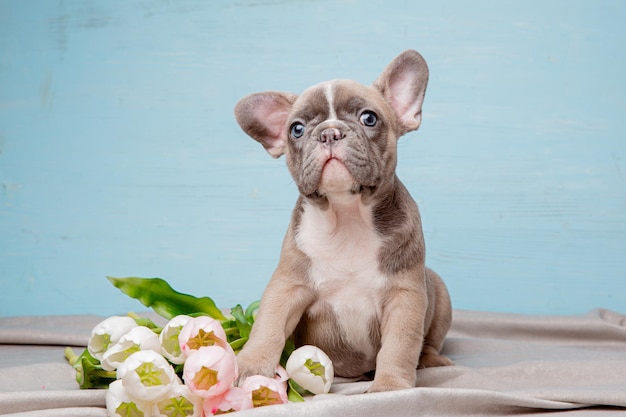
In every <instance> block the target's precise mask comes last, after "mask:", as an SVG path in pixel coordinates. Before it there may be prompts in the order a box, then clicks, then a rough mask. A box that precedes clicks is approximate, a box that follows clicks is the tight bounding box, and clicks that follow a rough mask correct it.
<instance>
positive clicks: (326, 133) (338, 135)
mask: <svg viewBox="0 0 626 417" xmlns="http://www.w3.org/2000/svg"><path fill="white" fill-rule="evenodd" d="M345 137H346V135H345V134H344V133H343V132H342V131H341V130H339V129H337V128H336V127H327V128H326V129H324V130H322V132H321V133H320V136H319V138H318V139H317V140H318V141H320V142H321V143H323V144H325V145H326V146H333V145H334V144H335V143H336V142H337V141H339V140H341V139H343V138H345Z"/></svg>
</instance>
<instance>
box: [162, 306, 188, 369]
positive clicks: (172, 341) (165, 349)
mask: <svg viewBox="0 0 626 417" xmlns="http://www.w3.org/2000/svg"><path fill="white" fill-rule="evenodd" d="M189 320H191V317H189V316H185V315H180V316H176V317H174V318H172V319H171V320H170V321H169V322H168V323H167V324H166V325H165V327H163V330H162V331H161V333H160V334H159V341H160V342H161V348H162V351H161V353H162V354H163V356H165V357H166V358H167V359H168V360H169V361H170V362H172V363H173V364H176V365H180V364H182V363H184V362H185V355H184V354H183V352H182V350H181V349H180V343H179V342H178V336H179V334H180V332H181V330H182V329H183V327H184V326H185V324H187V322H188V321H189Z"/></svg>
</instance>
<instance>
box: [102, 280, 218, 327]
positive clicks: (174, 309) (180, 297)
mask: <svg viewBox="0 0 626 417" xmlns="http://www.w3.org/2000/svg"><path fill="white" fill-rule="evenodd" d="M107 278H108V280H109V281H111V283H112V284H113V285H114V286H115V287H117V288H119V289H120V290H121V291H122V292H123V293H124V294H126V295H128V296H130V297H132V298H135V299H137V300H139V301H140V302H141V303H142V304H143V305H145V306H146V307H151V308H152V309H153V310H154V311H155V312H156V313H157V314H159V315H160V316H162V317H165V318H166V319H171V318H173V317H175V316H178V315H180V314H187V315H190V314H193V313H204V314H206V315H208V316H209V317H212V318H214V319H216V320H225V319H226V317H224V315H223V314H222V312H221V311H220V309H219V308H217V306H216V305H215V302H214V301H213V300H212V299H210V298H209V297H201V298H197V297H194V296H192V295H189V294H183V293H180V292H178V291H175V290H174V289H173V288H172V287H170V285H169V284H168V283H167V282H166V281H165V280H163V279H161V278H138V277H127V278H115V277H107Z"/></svg>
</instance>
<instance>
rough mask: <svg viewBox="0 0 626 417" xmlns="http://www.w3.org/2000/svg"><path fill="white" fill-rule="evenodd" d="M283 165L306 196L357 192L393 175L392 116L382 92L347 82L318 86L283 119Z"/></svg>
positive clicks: (393, 144)
mask: <svg viewBox="0 0 626 417" xmlns="http://www.w3.org/2000/svg"><path fill="white" fill-rule="evenodd" d="M287 129H288V140H287V148H286V156H287V165H288V167H289V170H290V172H291V174H292V176H293V178H294V180H295V182H296V184H297V185H298V188H299V189H300V192H301V193H302V194H303V195H305V196H309V195H313V194H315V193H316V194H318V195H321V196H327V195H330V194H333V193H345V192H351V193H359V192H361V191H362V190H363V188H369V189H373V188H376V187H378V186H379V185H380V184H381V182H382V181H384V180H386V179H389V178H390V176H392V175H393V172H394V170H395V166H396V141H397V134H396V131H397V126H396V118H395V115H394V113H393V112H392V110H391V108H390V107H389V104H388V103H387V102H386V101H385V99H384V98H383V96H382V94H381V93H380V92H379V91H378V90H376V89H374V88H372V87H366V86H364V85H361V84H359V83H357V82H354V81H350V80H337V81H330V82H325V83H322V84H318V85H316V86H314V87H311V88H309V89H308V90H306V91H305V92H304V93H302V94H301V95H300V96H299V97H298V99H297V100H296V101H295V102H294V104H293V107H292V109H291V112H290V113H289V117H288V120H287Z"/></svg>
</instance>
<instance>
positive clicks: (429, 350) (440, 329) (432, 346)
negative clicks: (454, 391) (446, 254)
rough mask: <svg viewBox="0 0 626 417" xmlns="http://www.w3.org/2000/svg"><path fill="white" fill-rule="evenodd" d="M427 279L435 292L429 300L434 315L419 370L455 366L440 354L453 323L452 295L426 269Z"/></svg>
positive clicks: (438, 278) (437, 278)
mask: <svg viewBox="0 0 626 417" xmlns="http://www.w3.org/2000/svg"><path fill="white" fill-rule="evenodd" d="M426 279H427V282H428V285H429V286H431V287H432V288H433V290H434V291H433V295H434V297H433V299H432V300H431V299H429V301H430V302H431V303H434V306H432V307H434V313H433V318H432V321H431V323H430V329H428V332H427V333H426V337H425V338H424V347H423V348H422V354H421V356H420V360H419V365H418V368H432V367H435V366H448V365H454V362H452V361H451V360H450V359H448V358H447V357H446V356H444V355H441V354H440V352H441V348H442V347H443V342H444V340H445V337H446V334H447V333H448V330H449V329H450V324H451V323H452V304H451V302H450V295H449V294H448V290H447V288H446V286H445V284H444V283H443V281H442V280H441V278H440V277H439V275H437V273H436V272H435V271H433V270H431V269H428V268H426Z"/></svg>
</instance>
